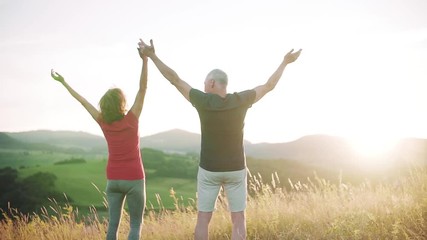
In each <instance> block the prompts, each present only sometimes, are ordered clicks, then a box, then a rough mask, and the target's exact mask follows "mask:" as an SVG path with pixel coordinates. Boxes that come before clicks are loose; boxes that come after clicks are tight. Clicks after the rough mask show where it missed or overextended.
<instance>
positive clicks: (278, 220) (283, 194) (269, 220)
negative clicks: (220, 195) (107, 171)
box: [0, 169, 427, 240]
mask: <svg viewBox="0 0 427 240" xmlns="http://www.w3.org/2000/svg"><path fill="white" fill-rule="evenodd" d="M278 181H279V179H277V177H276V176H275V175H274V174H273V175H272V179H271V180H269V181H267V182H268V183H265V181H262V179H261V178H260V177H259V176H252V177H251V178H250V193H251V196H250V197H249V200H248V207H247V212H246V214H247V229H248V239H263V240H265V239H427V171H426V170H425V169H422V170H421V169H416V170H412V171H411V174H410V175H409V176H407V177H400V178H399V179H397V181H396V183H395V184H377V185H375V186H374V185H371V184H370V183H369V182H365V183H364V184H361V185H360V186H350V185H346V184H344V183H340V184H331V183H330V182H329V181H327V180H325V179H320V178H317V177H316V176H314V178H313V179H310V178H308V179H307V181H306V182H305V183H301V182H296V183H294V182H292V181H291V180H288V184H290V185H291V187H292V190H291V191H285V190H283V189H282V188H279V187H277V186H276V185H277V183H278ZM171 197H172V198H174V200H175V208H176V210H174V211H169V210H166V209H164V208H161V210H160V211H154V210H153V206H149V207H148V210H147V214H146V216H145V218H144V227H143V232H142V237H143V239H167V240H169V239H192V238H193V229H194V226H195V223H196V216H197V212H196V210H195V209H194V208H193V207H192V206H194V201H192V200H191V199H190V200H185V201H190V204H188V203H185V202H184V199H180V198H178V197H177V196H176V194H175V193H174V192H173V190H171ZM157 204H158V205H159V206H160V207H162V203H161V199H160V198H159V200H158V203H157ZM226 208H227V207H226V204H225V203H224V202H223V201H221V204H218V209H217V210H216V211H215V213H214V216H213V218H212V222H211V226H210V229H209V230H210V236H211V239H230V234H231V222H230V218H229V213H228V212H227V210H226ZM49 209H50V210H51V211H53V212H54V214H53V215H51V214H48V209H43V213H42V214H38V215H37V214H32V215H22V214H20V213H19V212H17V211H15V210H13V209H9V212H10V213H11V215H12V216H11V217H10V216H9V217H7V218H6V220H4V221H2V222H1V223H0V239H2V240H3V239H5V240H9V239H10V240H12V239H46V240H57V239H105V232H106V229H107V220H106V219H99V218H98V217H97V216H98V215H97V213H96V210H95V209H92V214H91V215H90V216H87V217H85V218H84V219H82V220H79V221H77V218H76V215H77V214H78V212H77V210H76V209H73V207H72V206H70V205H66V206H58V204H56V203H55V202H54V201H52V206H50V207H49ZM128 226H129V224H128V216H127V214H126V213H125V215H124V218H123V220H122V223H121V228H120V239H126V238H127V232H128Z"/></svg>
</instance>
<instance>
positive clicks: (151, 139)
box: [141, 129, 201, 153]
mask: <svg viewBox="0 0 427 240" xmlns="http://www.w3.org/2000/svg"><path fill="white" fill-rule="evenodd" d="M200 138H201V136H200V134H197V133H191V132H187V131H184V130H180V129H172V130H169V131H166V132H161V133H157V134H154V135H150V136H146V137H142V138H141V148H154V149H158V150H162V151H165V152H178V153H179V152H181V153H199V152H200Z"/></svg>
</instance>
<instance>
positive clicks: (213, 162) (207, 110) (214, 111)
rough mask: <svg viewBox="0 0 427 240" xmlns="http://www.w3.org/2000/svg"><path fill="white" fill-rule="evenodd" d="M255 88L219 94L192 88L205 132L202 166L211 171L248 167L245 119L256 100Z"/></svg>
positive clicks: (191, 98)
mask: <svg viewBox="0 0 427 240" xmlns="http://www.w3.org/2000/svg"><path fill="white" fill-rule="evenodd" d="M255 95H256V93H255V90H247V91H243V92H239V93H233V94H227V96H226V97H225V98H222V97H221V96H219V95H216V94H210V93H204V92H202V91H200V90H197V89H194V88H193V89H191V91H190V102H191V103H192V104H193V106H194V107H195V108H196V109H197V112H198V113H199V118H200V126H201V132H202V142H201V152H200V167H202V168H203V169H205V170H208V171H211V172H228V171H238V170H242V169H244V168H245V167H246V159H245V153H244V147H243V129H244V125H245V123H244V120H245V116H246V112H247V110H248V108H250V107H251V106H252V104H253V103H254V101H255Z"/></svg>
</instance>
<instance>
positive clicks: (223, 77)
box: [206, 69, 228, 86]
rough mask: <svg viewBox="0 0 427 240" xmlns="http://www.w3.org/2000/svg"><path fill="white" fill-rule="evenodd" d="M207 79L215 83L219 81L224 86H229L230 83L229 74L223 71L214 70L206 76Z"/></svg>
mask: <svg viewBox="0 0 427 240" xmlns="http://www.w3.org/2000/svg"><path fill="white" fill-rule="evenodd" d="M206 79H213V80H214V81H217V82H219V83H221V84H223V85H226V86H227V83H228V77H227V74H226V73H225V72H224V71H222V70H221V69H214V70H212V71H210V72H209V73H208V75H207V76H206Z"/></svg>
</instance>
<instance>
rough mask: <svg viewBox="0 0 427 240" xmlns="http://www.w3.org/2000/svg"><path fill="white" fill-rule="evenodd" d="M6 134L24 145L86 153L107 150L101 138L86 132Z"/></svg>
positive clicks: (43, 131) (47, 131)
mask: <svg viewBox="0 0 427 240" xmlns="http://www.w3.org/2000/svg"><path fill="white" fill-rule="evenodd" d="M6 134H7V135H9V136H10V137H12V138H14V139H16V140H19V141H21V142H26V143H39V144H40V143H41V144H48V145H52V146H56V147H62V148H80V149H83V150H86V151H92V150H93V151H106V150H107V143H106V142H105V139H104V138H103V137H100V136H97V135H93V134H89V133H86V132H74V131H50V130H37V131H28V132H14V133H6Z"/></svg>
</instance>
